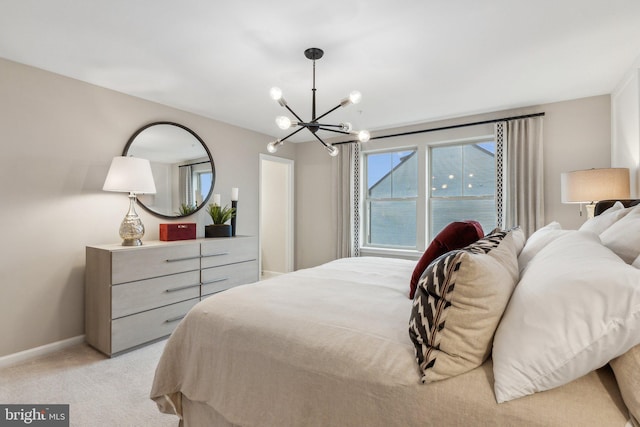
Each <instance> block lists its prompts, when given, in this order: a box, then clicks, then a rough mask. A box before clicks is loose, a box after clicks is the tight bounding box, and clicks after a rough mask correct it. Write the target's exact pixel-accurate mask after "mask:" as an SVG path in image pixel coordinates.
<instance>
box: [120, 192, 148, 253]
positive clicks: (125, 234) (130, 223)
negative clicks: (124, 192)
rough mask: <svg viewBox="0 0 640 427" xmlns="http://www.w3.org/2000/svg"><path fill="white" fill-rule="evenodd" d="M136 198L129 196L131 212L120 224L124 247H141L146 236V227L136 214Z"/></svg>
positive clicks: (132, 195)
mask: <svg viewBox="0 0 640 427" xmlns="http://www.w3.org/2000/svg"><path fill="white" fill-rule="evenodd" d="M135 205H136V196H135V195H134V194H130V195H129V212H127V215H126V216H125V217H124V219H123V220H122V223H121V224H120V237H122V246H140V245H142V240H140V239H142V236H144V225H143V224H142V221H141V220H140V217H139V216H138V214H137V213H136V209H135Z"/></svg>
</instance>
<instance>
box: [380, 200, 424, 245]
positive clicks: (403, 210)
mask: <svg viewBox="0 0 640 427" xmlns="http://www.w3.org/2000/svg"><path fill="white" fill-rule="evenodd" d="M369 244H371V245H381V246H406V247H412V248H413V247H415V246H416V201H415V200H399V201H371V202H369Z"/></svg>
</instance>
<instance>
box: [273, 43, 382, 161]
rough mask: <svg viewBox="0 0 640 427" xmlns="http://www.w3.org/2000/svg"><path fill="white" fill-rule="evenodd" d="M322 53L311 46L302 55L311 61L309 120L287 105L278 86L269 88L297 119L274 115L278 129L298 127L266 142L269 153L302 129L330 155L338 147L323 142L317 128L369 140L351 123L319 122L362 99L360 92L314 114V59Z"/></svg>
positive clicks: (353, 93)
mask: <svg viewBox="0 0 640 427" xmlns="http://www.w3.org/2000/svg"><path fill="white" fill-rule="evenodd" d="M322 55H324V51H323V50H322V49H318V48H317V47H311V48H309V49H307V50H305V51H304V56H306V57H307V58H308V59H310V60H312V61H313V87H312V89H311V95H312V98H311V121H308V122H305V121H304V120H302V119H301V118H300V116H298V115H297V114H296V113H295V112H294V111H293V110H292V109H291V108H290V107H289V106H288V105H287V101H285V99H284V98H283V97H282V91H281V90H280V88H277V87H273V88H271V98H273V100H274V101H277V102H278V104H280V105H281V106H283V107H284V108H286V109H287V110H289V112H290V113H291V114H293V116H294V117H295V118H296V120H297V121H293V120H291V119H290V118H289V117H287V116H278V117H276V124H277V125H278V127H279V128H280V129H283V130H286V129H289V128H295V127H298V129H296V130H294V131H293V132H291V133H290V134H289V135H287V136H285V137H284V138H280V139H276V140H275V141H272V142H270V143H269V144H267V151H269V152H270V153H275V152H276V151H278V147H279V146H281V145H282V144H284V141H286V140H287V139H288V138H290V137H292V136H293V135H295V134H296V133H298V132H300V131H301V130H302V129H307V130H309V132H311V134H312V135H313V136H314V137H315V138H316V139H317V140H318V141H320V143H322V145H324V147H325V148H326V149H327V151H328V152H329V154H330V155H331V156H337V155H338V152H339V150H338V147H335V146H334V145H331V144H328V143H326V142H324V141H323V140H322V138H320V137H319V136H318V134H317V132H318V131H319V130H324V131H329V132H334V133H340V134H344V135H358V141H360V142H367V141H368V140H369V138H370V135H369V132H368V131H366V130H361V131H359V132H358V131H353V130H352V128H351V123H348V122H344V123H339V124H327V123H321V122H319V120H320V119H322V118H323V117H325V116H326V115H328V114H329V113H332V112H333V111H335V110H337V109H338V108H340V107H346V106H348V105H350V104H357V103H358V102H360V100H361V99H362V95H361V94H360V92H358V91H355V90H354V91H353V92H351V93H350V94H349V96H348V97H347V98H344V99H343V100H341V101H340V103H339V104H338V105H336V106H335V107H333V108H332V109H330V110H329V111H327V112H326V113H324V114H320V115H319V116H316V60H317V59H320V58H322Z"/></svg>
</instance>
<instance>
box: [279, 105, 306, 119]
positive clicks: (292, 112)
mask: <svg viewBox="0 0 640 427" xmlns="http://www.w3.org/2000/svg"><path fill="white" fill-rule="evenodd" d="M284 108H286V109H287V110H289V112H290V113H291V114H293V115H294V116H295V118H296V119H298V121H299V122H301V121H303V120H302V119H301V118H300V116H298V115H297V114H296V112H295V111H293V110H292V109H291V107H289V106H288V105H285V106H284Z"/></svg>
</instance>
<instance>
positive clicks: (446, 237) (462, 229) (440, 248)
mask: <svg viewBox="0 0 640 427" xmlns="http://www.w3.org/2000/svg"><path fill="white" fill-rule="evenodd" d="M483 237H484V232H483V231H482V226H481V225H480V223H479V222H478V221H471V220H469V221H455V222H452V223H451V224H449V225H447V226H446V227H445V228H443V229H442V231H441V232H440V233H438V235H437V236H436V237H435V239H433V241H432V242H431V244H430V245H429V247H428V248H427V250H426V251H424V254H422V257H421V258H420V261H418V264H417V265H416V268H415V269H414V270H413V274H412V275H411V290H410V292H409V298H411V299H413V296H414V295H415V293H416V287H417V286H418V280H420V276H422V273H423V272H424V271H425V270H426V269H427V267H428V266H429V264H431V261H433V260H434V259H436V258H438V257H439V256H440V255H444V254H446V253H447V252H449V251H452V250H454V249H461V248H464V247H465V246H468V245H470V244H472V243H474V242H475V241H477V240H478V239H481V238H483Z"/></svg>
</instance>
